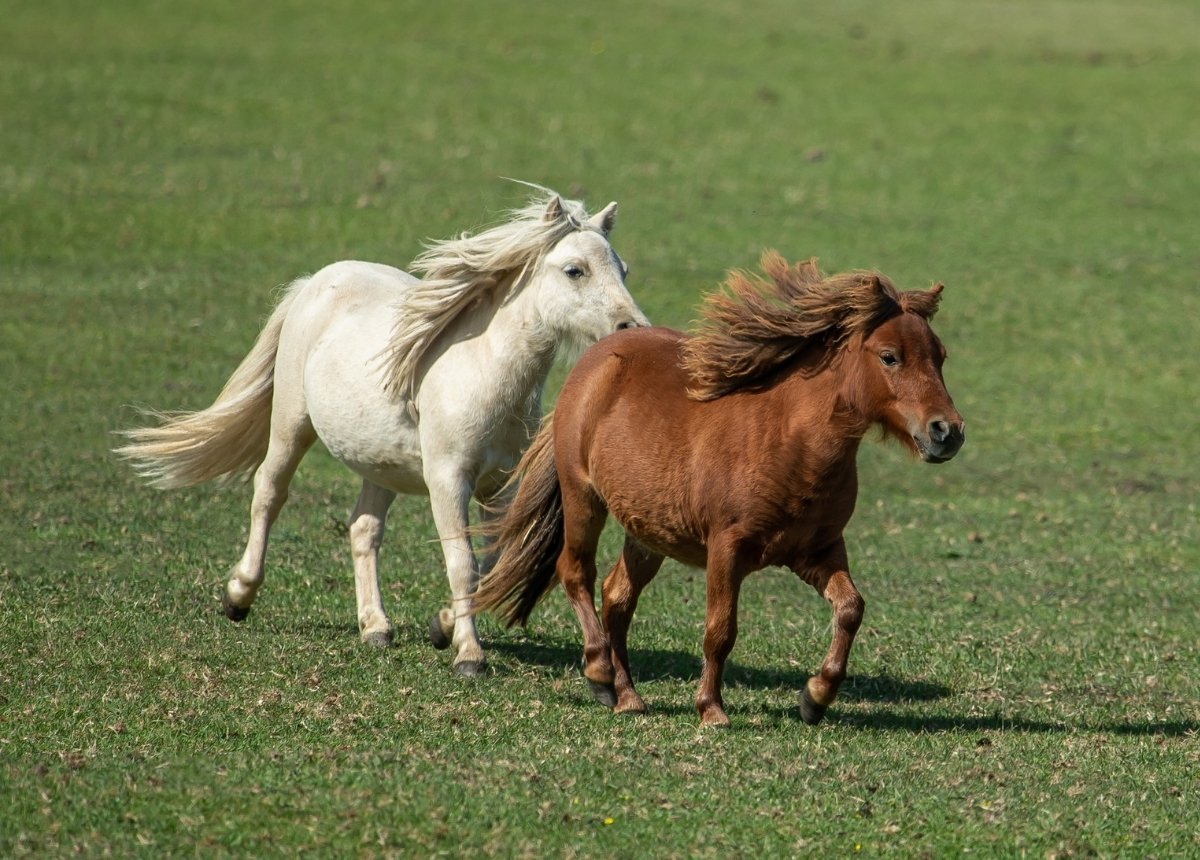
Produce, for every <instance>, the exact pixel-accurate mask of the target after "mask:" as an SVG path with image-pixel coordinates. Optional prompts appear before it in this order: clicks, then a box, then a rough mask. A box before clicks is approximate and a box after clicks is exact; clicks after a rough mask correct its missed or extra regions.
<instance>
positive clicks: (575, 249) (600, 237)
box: [384, 183, 649, 396]
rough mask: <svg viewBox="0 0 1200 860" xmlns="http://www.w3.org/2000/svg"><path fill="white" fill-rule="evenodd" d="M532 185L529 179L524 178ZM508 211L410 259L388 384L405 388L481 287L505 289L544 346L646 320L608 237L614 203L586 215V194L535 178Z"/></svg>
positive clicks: (581, 341) (592, 337) (588, 338)
mask: <svg viewBox="0 0 1200 860" xmlns="http://www.w3.org/2000/svg"><path fill="white" fill-rule="evenodd" d="M525 184H529V183H525ZM531 187H533V188H535V189H536V190H537V191H538V194H536V195H535V196H534V197H533V199H532V200H530V201H529V203H528V204H526V205H525V206H524V207H523V208H520V209H516V210H514V211H512V212H510V213H509V215H510V218H509V220H507V221H505V222H503V223H501V224H498V225H496V226H494V227H491V228H489V229H487V230H484V231H483V232H481V233H478V234H471V233H463V234H462V235H460V236H457V237H455V238H453V239H446V240H443V241H440V242H434V243H432V244H430V245H428V246H427V247H426V249H425V252H424V253H422V254H421V255H420V256H418V257H417V258H416V259H415V260H414V261H413V262H412V266H411V268H412V270H413V272H415V273H417V274H420V275H422V276H423V279H422V281H421V283H420V284H417V285H413V286H411V287H410V288H408V289H406V290H404V291H403V293H402V295H401V296H400V299H399V301H398V302H397V314H396V326H395V328H394V330H393V332H392V337H391V340H390V342H389V344H388V348H387V350H386V352H385V355H384V358H385V360H386V361H387V363H388V368H389V369H388V378H389V380H390V382H389V385H388V387H389V389H390V390H392V391H394V392H403V393H404V394H405V395H407V396H411V395H412V393H413V391H414V390H415V386H416V373H417V368H418V366H419V365H420V361H421V358H422V356H424V354H425V352H426V351H427V350H428V349H429V347H430V345H431V344H433V342H434V341H435V340H437V338H438V337H439V336H440V335H441V334H442V333H443V332H444V331H446V330H447V328H448V327H449V326H450V325H451V323H452V322H453V321H454V320H455V319H457V318H458V316H459V315H460V314H462V313H463V312H464V311H466V310H467V309H468V308H470V307H471V306H472V305H473V304H474V303H475V301H476V299H477V298H479V297H480V296H481V295H483V294H486V293H488V292H490V291H492V290H495V289H496V288H498V287H499V288H501V289H504V290H505V299H504V301H506V302H512V303H518V302H520V303H522V304H523V306H524V307H525V308H526V309H527V310H528V312H527V313H525V314H522V316H523V317H524V318H525V319H526V320H527V321H528V324H529V325H530V326H532V327H533V328H534V329H535V330H534V331H529V332H527V334H534V335H535V336H536V337H537V338H539V339H541V340H542V341H544V342H545V344H546V345H547V346H548V347H552V348H555V349H557V348H558V347H560V346H563V345H584V346H586V345H590V344H592V343H595V342H596V341H597V340H599V339H600V338H602V337H604V336H605V335H607V334H611V333H612V332H614V331H617V330H618V329H622V328H629V327H631V326H643V325H649V322H648V321H647V320H646V317H645V315H644V314H643V313H642V312H641V311H640V310H639V309H638V306H637V304H636V303H635V302H634V300H633V297H632V296H631V295H629V291H628V290H626V289H625V272H626V267H625V264H624V263H623V262H621V258H620V257H618V256H617V254H616V252H615V251H613V249H612V245H610V244H609V243H608V234H609V232H610V231H611V230H612V227H613V224H614V223H615V221H616V214H617V204H616V203H610V204H609V205H608V206H607V207H605V208H604V209H603V210H602V211H601V212H599V213H598V214H597V215H596V216H595V217H592V218H589V217H588V214H587V212H586V210H585V209H584V208H583V204H582V203H578V202H576V201H574V200H566V199H564V198H563V197H561V196H560V195H558V194H556V193H555V192H553V191H551V190H549V189H547V188H542V187H541V186H538V185H533V186H531Z"/></svg>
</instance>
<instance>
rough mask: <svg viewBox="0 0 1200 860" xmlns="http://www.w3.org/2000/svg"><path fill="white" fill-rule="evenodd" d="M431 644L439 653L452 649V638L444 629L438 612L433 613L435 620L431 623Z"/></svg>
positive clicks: (432, 619) (431, 620)
mask: <svg viewBox="0 0 1200 860" xmlns="http://www.w3.org/2000/svg"><path fill="white" fill-rule="evenodd" d="M429 644H430V645H432V646H433V647H434V648H436V649H438V650H439V651H445V650H446V649H447V648H449V647H450V637H449V636H447V635H446V631H445V630H443V629H442V622H441V620H440V619H439V618H438V613H436V612H435V613H433V618H431V619H430V621H429Z"/></svg>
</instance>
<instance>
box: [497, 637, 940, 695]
mask: <svg viewBox="0 0 1200 860" xmlns="http://www.w3.org/2000/svg"><path fill="white" fill-rule="evenodd" d="M491 649H492V650H493V651H495V652H496V653H499V654H507V655H509V656H511V657H512V658H514V659H516V660H519V661H520V662H522V663H528V664H532V665H537V666H545V667H553V668H563V667H569V668H574V667H577V666H578V665H579V662H580V649H579V646H578V645H576V644H574V643H572V644H570V645H563V644H558V643H548V642H544V641H533V640H526V641H513V640H507V641H505V640H499V641H496V642H492V643H491ZM630 663H631V664H632V669H633V676H634V683H635V684H636V683H642V682H646V681H662V680H682V681H688V682H691V683H695V682H696V681H698V680H699V678H700V669H701V661H700V658H699V657H697V656H696V655H694V654H688V653H685V652H683V651H669V650H665V649H661V648H649V649H646V648H639V649H638V650H637V651H636V652H633V653H632V656H631V658H630ZM809 674H810V673H809V672H804V671H801V670H798V669H775V668H769V669H760V668H755V667H751V666H743V665H741V664H739V663H737V662H735V661H733V660H730V661H729V662H728V663H727V664H726V665H725V687H726V688H727V689H729V688H737V687H749V688H751V689H768V690H774V689H778V688H785V689H793V690H797V691H799V690H800V689H801V688H802V687H803V686H804V683H805V682H806V681H807V680H808V676H809ZM841 694H842V695H843V696H848V697H851V698H854V699H857V700H860V701H868V702H893V703H894V702H930V701H935V700H937V699H943V698H945V697H946V696H949V695H950V688H949V687H945V686H943V685H941V684H931V683H929V682H927V681H908V680H905V679H902V678H894V677H892V676H890V675H854V676H851V677H848V678H847V679H846V681H845V683H843V684H842V690H841Z"/></svg>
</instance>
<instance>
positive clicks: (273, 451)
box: [222, 412, 317, 621]
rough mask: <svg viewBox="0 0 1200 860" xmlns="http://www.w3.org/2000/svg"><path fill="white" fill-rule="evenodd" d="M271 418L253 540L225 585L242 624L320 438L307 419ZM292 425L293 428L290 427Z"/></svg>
mask: <svg viewBox="0 0 1200 860" xmlns="http://www.w3.org/2000/svg"><path fill="white" fill-rule="evenodd" d="M280 417H281V416H280V415H279V414H278V412H277V413H276V414H274V415H272V416H271V422H272V424H271V441H270V444H269V445H268V447H267V456H266V458H265V459H264V460H263V461H262V464H261V465H260V466H259V467H258V471H256V472H255V473H254V499H253V500H252V501H251V502H250V538H249V540H247V542H246V550H245V552H243V553H242V558H241V561H239V562H238V563H237V564H235V565H234V566H233V570H232V571H230V574H229V582H228V583H227V584H226V586H225V593H224V595H223V598H222V605H223V607H224V609H225V615H226V616H228V617H229V618H231V619H232V620H234V621H241V620H242V619H243V618H245V617H246V614H247V613H248V612H249V611H250V606H251V604H253V603H254V598H255V597H256V596H257V595H258V589H259V588H260V587H261V586H262V582H263V562H264V561H265V559H266V555H267V540H268V538H269V537H270V534H271V526H272V525H274V523H275V518H276V517H277V516H279V511H280V509H281V508H282V507H283V505H284V502H286V501H287V497H288V485H289V484H290V483H291V482H292V476H293V475H294V474H295V473H296V467H297V466H299V465H300V460H301V459H303V457H304V455H305V453H306V452H307V451H308V449H309V448H310V447H312V444H313V442H315V441H316V438H317V435H316V432H315V431H314V430H313V427H312V424H311V423H310V422H309V420H308V417H307V416H302V417H301V418H300V419H299V420H297V421H293V422H287V421H281V420H280ZM289 425H290V426H289Z"/></svg>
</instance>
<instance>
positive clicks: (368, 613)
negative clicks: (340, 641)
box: [350, 481, 396, 648]
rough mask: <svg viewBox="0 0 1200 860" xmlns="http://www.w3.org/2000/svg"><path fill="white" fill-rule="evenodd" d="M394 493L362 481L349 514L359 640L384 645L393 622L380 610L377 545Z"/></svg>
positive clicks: (389, 642)
mask: <svg viewBox="0 0 1200 860" xmlns="http://www.w3.org/2000/svg"><path fill="white" fill-rule="evenodd" d="M395 498H396V494H395V493H394V492H392V491H391V490H386V489H384V488H383V487H380V486H379V485H377V484H373V483H371V482H370V481H363V486H362V492H361V493H360V494H359V496H358V504H356V505H355V506H354V513H353V514H352V515H351V516H350V553H351V555H352V556H353V557H354V591H355V594H356V595H357V596H358V629H359V635H360V636H361V637H362V641H363V642H365V643H366V644H368V645H376V646H379V647H381V648H386V647H387V646H389V645H391V644H392V622H391V621H389V620H388V617H387V614H386V613H385V612H384V610H383V595H382V594H381V593H380V590H379V546H380V544H381V543H383V529H384V524H385V523H386V521H387V512H388V508H389V507H391V504H392V500H393V499H395Z"/></svg>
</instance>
